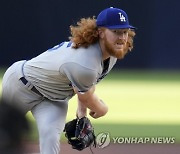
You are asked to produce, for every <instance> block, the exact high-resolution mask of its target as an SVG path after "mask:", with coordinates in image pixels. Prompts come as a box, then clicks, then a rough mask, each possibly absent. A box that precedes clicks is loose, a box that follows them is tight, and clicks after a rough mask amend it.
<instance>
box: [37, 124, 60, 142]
mask: <svg viewBox="0 0 180 154" xmlns="http://www.w3.org/2000/svg"><path fill="white" fill-rule="evenodd" d="M60 133H61V132H60V130H59V129H58V128H55V127H52V126H45V127H43V128H41V129H39V137H40V140H41V141H48V142H49V143H52V142H57V141H59V139H60Z"/></svg>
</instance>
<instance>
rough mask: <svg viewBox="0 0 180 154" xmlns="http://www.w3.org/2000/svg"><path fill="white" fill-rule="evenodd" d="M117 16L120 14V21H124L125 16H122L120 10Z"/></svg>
mask: <svg viewBox="0 0 180 154" xmlns="http://www.w3.org/2000/svg"><path fill="white" fill-rule="evenodd" d="M119 16H120V20H121V22H126V18H125V16H123V14H122V13H121V12H119Z"/></svg>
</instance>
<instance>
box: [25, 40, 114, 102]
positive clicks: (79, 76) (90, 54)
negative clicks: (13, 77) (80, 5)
mask: <svg viewBox="0 0 180 154" xmlns="http://www.w3.org/2000/svg"><path fill="white" fill-rule="evenodd" d="M116 60H117V59H116V58H114V57H110V60H109V66H108V68H107V71H106V72H104V73H102V72H103V67H104V66H103V60H102V52H101V49H100V46H99V43H96V44H94V45H91V46H89V47H88V48H78V49H74V48H72V43H71V42H63V43H61V44H59V45H57V46H55V47H53V48H52V49H49V50H47V51H45V52H44V53H42V54H40V55H39V56H37V57H35V58H33V59H31V60H28V61H27V62H26V63H25V64H24V68H23V72H24V75H25V78H26V79H27V80H28V81H29V82H31V83H32V85H34V86H35V87H36V88H37V89H38V90H39V91H40V92H41V93H42V94H43V95H44V96H45V97H47V98H48V99H50V100H53V101H59V100H69V99H70V98H71V97H72V96H73V95H74V91H73V86H74V87H76V88H77V89H78V90H79V91H80V92H86V91H88V90H89V89H90V88H91V87H92V86H93V85H94V84H97V83H98V82H99V81H100V80H101V79H103V78H104V76H105V75H106V74H108V72H109V71H110V70H111V69H112V67H113V66H114V64H115V63H116Z"/></svg>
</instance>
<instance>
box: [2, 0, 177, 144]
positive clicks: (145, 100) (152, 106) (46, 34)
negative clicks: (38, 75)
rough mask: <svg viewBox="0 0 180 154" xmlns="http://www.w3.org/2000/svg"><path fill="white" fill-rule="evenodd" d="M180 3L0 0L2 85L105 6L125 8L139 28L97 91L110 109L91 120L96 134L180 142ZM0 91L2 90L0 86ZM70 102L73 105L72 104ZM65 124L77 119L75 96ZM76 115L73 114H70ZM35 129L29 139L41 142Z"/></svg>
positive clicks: (134, 24)
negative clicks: (15, 68)
mask: <svg viewBox="0 0 180 154" xmlns="http://www.w3.org/2000/svg"><path fill="white" fill-rule="evenodd" d="M179 6H180V1H179V0H163V1H160V0H151V1H144V0H136V1H133V0H119V1H118V0H98V1H97V0H51V1H50V0H31V1H30V0H1V1H0V20H1V22H0V53H1V56H0V75H1V76H0V83H1V81H2V76H3V73H4V71H5V69H6V68H7V67H9V66H10V65H11V64H12V63H14V62H15V61H18V60H22V59H27V60H28V59H31V58H33V57H34V56H37V55H38V54H40V53H42V52H44V51H45V50H47V49H49V48H52V47H53V46H55V45H57V44H59V43H61V42H62V41H67V40H68V37H69V36H70V31H69V26H70V25H71V24H73V25H74V24H76V22H77V21H78V20H79V19H81V18H82V17H92V16H97V15H98V13H99V12H100V11H101V10H103V9H105V8H107V7H118V8H121V9H123V10H125V11H126V12H127V14H128V16H129V21H130V24H132V25H133V26H135V27H137V30H136V34H137V35H136V37H135V42H134V43H135V44H134V49H133V51H132V52H131V53H129V54H128V55H127V56H126V57H125V58H124V59H123V60H120V61H118V62H117V64H116V65H115V68H114V70H113V71H112V73H110V74H109V75H108V76H107V78H106V79H104V80H103V81H102V83H100V84H99V85H98V87H97V93H98V95H99V96H100V97H102V98H103V100H105V102H107V104H108V103H109V104H108V105H109V108H110V110H109V113H108V115H107V116H106V117H103V118H101V119H99V120H93V119H92V121H93V123H95V128H96V133H97V134H98V133H99V132H103V131H104V132H105V131H106V132H110V134H111V135H112V136H142V137H143V136H165V137H166V136H171V137H175V138H176V143H179V142H180V135H179V133H178V130H179V129H180V49H179V44H180V33H179V27H180V17H179V15H180V9H179ZM0 91H1V87H0ZM71 102H72V103H71ZM71 102H70V107H69V110H71V112H70V113H69V114H68V118H67V121H68V120H70V119H72V118H73V117H74V113H75V110H74V108H75V106H76V103H75V102H76V98H74V99H73V100H72V101H71ZM72 111H73V112H72ZM27 117H28V118H29V119H30V121H31V123H32V127H33V130H34V131H33V132H32V134H31V137H30V140H33V141H37V138H38V137H37V136H38V135H37V129H36V125H35V124H34V123H35V122H34V119H33V117H32V116H31V114H30V113H29V114H28V115H27Z"/></svg>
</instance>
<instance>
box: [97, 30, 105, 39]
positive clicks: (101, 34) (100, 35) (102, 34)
mask: <svg viewBox="0 0 180 154" xmlns="http://www.w3.org/2000/svg"><path fill="white" fill-rule="evenodd" d="M104 31H105V30H104V29H103V28H98V33H99V38H104V35H105V34H104Z"/></svg>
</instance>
